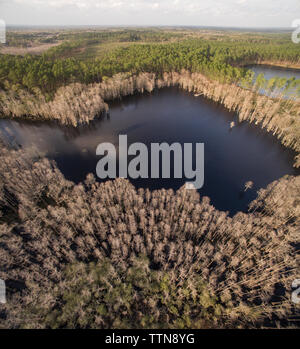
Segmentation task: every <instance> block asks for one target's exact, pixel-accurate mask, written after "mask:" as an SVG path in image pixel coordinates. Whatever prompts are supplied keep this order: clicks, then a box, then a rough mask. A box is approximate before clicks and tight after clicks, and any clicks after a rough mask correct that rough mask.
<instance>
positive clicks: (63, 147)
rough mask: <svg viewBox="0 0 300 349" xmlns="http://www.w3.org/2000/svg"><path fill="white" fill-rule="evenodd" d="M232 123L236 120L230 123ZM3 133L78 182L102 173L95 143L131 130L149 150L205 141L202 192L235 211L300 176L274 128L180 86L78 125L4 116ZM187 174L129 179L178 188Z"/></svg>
mask: <svg viewBox="0 0 300 349" xmlns="http://www.w3.org/2000/svg"><path fill="white" fill-rule="evenodd" d="M232 121H235V126H234V127H233V128H230V123H231V122H232ZM0 131H1V134H2V137H5V138H6V139H10V140H14V141H15V142H16V143H18V144H20V145H22V146H23V147H27V146H31V145H32V144H33V145H35V146H36V147H37V148H38V150H39V151H40V152H41V153H43V154H45V155H46V156H47V157H49V158H50V159H54V160H55V161H56V162H57V165H58V167H59V169H60V170H61V171H62V173H63V174H64V175H65V177H66V178H67V179H69V180H72V181H74V182H76V183H78V182H80V181H82V180H84V179H85V177H86V175H87V174H88V173H94V174H95V175H96V164H97V162H98V160H99V159H100V158H99V157H98V156H96V148H97V145H98V144H99V143H102V142H110V143H112V144H114V145H115V146H116V148H118V136H119V135H120V134H127V136H128V145H130V144H132V143H135V142H142V143H144V144H146V145H147V147H148V149H149V152H150V145H151V143H161V142H167V143H169V144H171V143H174V142H179V143H181V144H183V143H193V144H195V143H204V145H205V169H204V170H205V179H204V186H203V188H202V189H200V190H199V192H200V195H202V196H203V195H205V196H209V197H210V198H211V202H212V204H213V205H214V206H215V207H216V208H218V209H220V210H224V211H229V212H230V214H231V215H232V214H234V213H236V212H237V211H244V212H246V211H247V207H248V204H249V203H250V202H251V201H252V200H253V199H254V198H255V197H256V192H257V190H259V189H260V188H262V187H266V186H267V185H268V184H269V183H270V182H272V181H274V180H276V179H278V178H280V177H282V176H283V175H286V174H291V175H298V174H300V171H299V170H296V169H294V168H293V166H292V164H293V157H294V156H295V153H294V152H293V151H291V150H289V149H287V148H285V147H283V146H282V145H281V144H280V142H279V141H278V140H276V139H275V138H274V137H272V136H271V135H270V134H268V133H266V132H265V131H264V130H261V129H260V128H259V127H258V126H255V125H253V124H248V123H247V122H243V123H238V122H237V116H236V115H235V114H234V113H232V112H229V111H228V110H226V109H225V108H224V107H223V106H222V105H219V104H217V103H215V102H213V101H210V100H208V99H206V98H204V97H201V96H200V97H194V96H193V95H192V94H190V93H188V92H186V91H182V90H179V89H177V88H165V89H162V90H160V91H154V92H153V93H152V94H145V95H136V96H129V97H125V98H123V99H122V100H119V101H114V102H113V103H110V113H109V115H107V116H103V117H102V118H101V119H97V120H94V121H92V122H91V123H90V124H89V125H85V126H79V127H78V128H72V127H61V126H58V125H57V124H53V123H47V122H27V121H26V122H25V121H18V122H17V121H12V120H1V121H0ZM194 154H195V153H194ZM149 157H150V156H149ZM129 161H130V158H129ZM149 173H150V169H149ZM171 173H172V171H171ZM187 180H188V179H186V178H183V179H176V178H170V179H136V180H131V181H132V183H133V184H134V185H135V186H136V187H137V188H139V187H144V188H149V189H151V190H154V189H160V188H167V189H168V188H172V189H174V190H177V189H178V188H180V187H181V186H182V185H184V183H185V182H186V181H187ZM249 180H251V181H253V183H254V185H253V188H252V189H248V190H247V191H245V192H244V184H245V182H247V181H249Z"/></svg>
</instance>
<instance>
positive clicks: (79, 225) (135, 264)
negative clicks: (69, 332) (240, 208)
mask: <svg viewBox="0 0 300 349" xmlns="http://www.w3.org/2000/svg"><path fill="white" fill-rule="evenodd" d="M0 176H1V182H0V183H1V184H0V234H1V244H0V263H1V270H0V278H2V279H4V280H6V282H7V287H8V302H7V303H6V304H5V305H0V309H1V317H0V327H2V328H7V327H11V328H245V327H246V328H252V327H264V326H265V327H278V326H283V327H284V326H289V327H291V326H294V325H293V321H294V320H295V321H296V320H297V316H298V315H299V314H298V315H297V308H296V307H297V306H296V305H294V304H293V303H291V302H290V292H291V284H292V281H293V280H294V279H295V278H296V276H297V271H298V263H297V258H296V253H297V247H296V246H297V241H298V227H299V223H300V222H299V217H300V214H299V213H300V212H299V208H300V206H299V196H300V183H299V179H300V177H288V176H287V177H284V178H282V179H280V180H279V181H276V182H273V183H271V184H270V185H269V186H268V187H267V188H266V189H263V190H261V191H260V192H259V195H258V197H257V199H256V200H255V201H254V202H252V204H251V211H250V213H248V214H244V213H238V214H236V215H235V216H234V217H233V218H230V217H228V216H227V214H226V213H225V212H220V211H217V210H216V209H215V208H214V207H213V206H212V205H211V204H210V201H209V198H207V197H202V198H200V197H199V194H198V193H197V192H196V191H193V190H185V189H184V188H182V189H180V190H179V191H177V192H176V193H174V192H173V191H172V190H164V189H163V190H159V191H153V192H151V191H149V190H148V189H146V190H144V189H139V190H138V191H137V190H136V189H135V188H134V187H133V186H132V185H131V184H129V182H128V181H127V180H125V179H118V180H115V181H108V182H106V183H102V184H99V183H97V182H96V180H95V178H94V177H93V175H88V176H87V178H86V180H85V182H84V183H81V184H79V185H75V184H74V183H72V182H68V181H66V180H65V179H64V177H63V176H62V174H61V173H60V172H59V170H58V169H57V168H56V166H55V164H54V163H50V162H49V161H48V160H46V159H45V158H44V159H41V158H39V157H38V156H37V153H35V152H25V151H24V150H17V149H16V150H12V149H10V150H9V149H7V148H5V147H3V146H2V148H1V152H0ZM295 324H296V322H295Z"/></svg>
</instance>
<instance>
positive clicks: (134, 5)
mask: <svg viewBox="0 0 300 349" xmlns="http://www.w3.org/2000/svg"><path fill="white" fill-rule="evenodd" d="M8 3H9V5H7V4H8ZM2 4H4V5H2ZM1 6H2V8H1V10H2V9H3V8H4V7H5V6H6V8H7V9H8V8H10V10H6V11H7V12H9V13H10V17H11V18H13V16H17V17H20V18H21V17H22V16H21V13H22V11H27V13H30V11H32V13H34V14H35V16H36V17H35V18H37V19H36V21H37V20H38V14H39V13H41V14H42V13H43V14H44V15H43V16H45V17H47V15H48V14H49V17H48V18H47V19H46V20H47V21H48V22H50V19H51V18H52V21H55V20H56V19H55V18H53V16H54V14H56V15H57V16H59V18H61V16H62V14H64V16H66V15H67V16H69V17H71V16H72V18H75V17H76V15H77V18H83V17H85V18H90V20H91V21H94V22H95V18H101V19H102V20H104V21H105V22H109V20H110V19H111V22H112V23H120V21H122V22H123V23H125V22H126V23H132V24H137V23H141V24H142V23H144V24H150V23H151V22H153V23H158V22H159V23H161V24H164V23H166V24H170V23H172V24H176V23H177V24H183V23H186V24H198V25H201V24H205V25H208V23H211V25H217V26H219V25H224V24H225V25H232V26H235V25H247V26H249V25H252V26H255V25H267V24H268V23H271V22H270V21H268V20H267V18H270V17H272V25H273V26H283V25H285V26H287V25H288V22H289V21H291V20H292V19H294V16H295V15H296V14H297V13H300V1H299V0H284V1H283V0H226V1H225V0H9V1H8V0H0V7H1ZM18 12H19V14H18ZM1 13H4V12H3V11H1ZM51 15H52V17H51V18H50V16H51ZM1 16H4V15H1ZM32 16H33V15H32ZM96 16H98V17H96ZM57 18H58V17H57ZM41 19H42V18H41ZM10 20H11V21H13V22H15V20H14V19H10ZM28 20H29V19H28ZM99 20H100V19H99ZM74 21H75V19H74ZM86 21H88V19H87V20H86ZM124 21H125V22H124ZM276 22H277V24H276ZM68 23H69V22H68Z"/></svg>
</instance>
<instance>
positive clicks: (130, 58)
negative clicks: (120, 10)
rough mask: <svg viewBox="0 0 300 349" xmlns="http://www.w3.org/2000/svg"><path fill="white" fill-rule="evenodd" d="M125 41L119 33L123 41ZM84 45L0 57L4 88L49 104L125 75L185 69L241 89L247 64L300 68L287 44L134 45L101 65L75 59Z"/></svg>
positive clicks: (249, 75) (112, 53) (135, 37)
mask: <svg viewBox="0 0 300 349" xmlns="http://www.w3.org/2000/svg"><path fill="white" fill-rule="evenodd" d="M82 35H83V34H82ZM99 35H100V34H97V33H86V34H85V35H84V36H86V37H87V38H89V39H87V38H86V40H94V39H95V40H100V39H99V38H98V36H99ZM105 35H107V37H108V38H111V36H114V34H113V33H101V36H105ZM122 35H125V37H124V40H130V41H133V42H134V41H139V35H142V34H139V33H138V32H137V33H125V34H122ZM122 35H121V36H120V34H119V33H116V37H119V40H121V38H122ZM153 35H154V34H153ZM155 35H157V34H155ZM163 35H166V34H163ZM94 36H95V37H96V38H94ZM127 36H129V37H127ZM93 38H94V39H93ZM83 43H85V44H87V43H86V41H84V40H77V41H67V42H64V43H63V44H61V45H59V46H57V47H53V48H51V49H50V50H48V51H47V52H46V53H44V54H43V55H42V56H32V55H26V56H25V57H21V56H12V55H0V87H1V88H2V89H5V90H9V89H13V90H19V89H27V90H29V91H32V90H33V89H35V88H39V89H40V90H41V91H42V93H43V94H44V95H45V96H46V97H47V98H48V99H50V98H52V97H53V95H54V92H55V91H56V90H57V89H58V88H59V87H61V86H65V85H68V84H70V83H74V82H80V83H85V84H88V83H94V82H101V81H103V80H104V79H106V78H107V77H111V76H113V75H115V74H117V73H120V72H132V73H135V74H138V73H141V72H153V73H156V74H160V75H162V74H163V73H164V72H170V71H177V72H179V71H181V70H182V69H187V70H189V71H190V72H201V73H202V74H204V75H205V76H207V77H208V78H211V79H216V80H218V81H220V82H227V83H238V82H240V81H241V80H242V79H243V80H246V81H247V83H248V84H252V83H253V82H254V81H253V72H251V71H249V70H247V69H246V68H243V67H240V66H241V65H243V64H245V62H248V63H249V62H252V63H253V62H257V61H261V60H263V61H268V60H275V61H282V62H285V61H287V62H290V63H297V62H298V63H299V55H298V50H297V49H296V48H295V47H294V46H295V45H287V44H286V45H283V46H282V45H281V46H280V45H268V46H266V45H263V44H253V43H251V44H250V43H245V42H238V43H234V42H223V41H220V42H218V41H217V42H215V41H207V40H196V39H190V40H184V41H178V42H174V43H172V42H167V43H165V44H161V43H149V44H133V45H130V46H129V47H121V48H117V49H115V50H112V51H109V52H108V53H107V54H105V55H104V57H102V58H101V59H97V58H95V59H94V60H84V59H77V58H75V57H72V51H73V50H77V49H79V48H80V47H82V45H83ZM285 46H286V47H285ZM292 84H294V85H296V87H297V88H299V86H300V82H299V80H296V81H293V82H292Z"/></svg>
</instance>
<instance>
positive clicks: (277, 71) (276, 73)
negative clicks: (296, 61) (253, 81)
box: [246, 64, 300, 97]
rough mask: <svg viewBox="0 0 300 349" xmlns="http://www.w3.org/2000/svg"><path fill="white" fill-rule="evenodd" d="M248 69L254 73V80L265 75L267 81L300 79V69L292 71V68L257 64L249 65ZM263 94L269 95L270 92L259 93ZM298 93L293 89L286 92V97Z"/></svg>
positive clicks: (261, 91)
mask: <svg viewBox="0 0 300 349" xmlns="http://www.w3.org/2000/svg"><path fill="white" fill-rule="evenodd" d="M246 68H248V69H251V70H253V71H254V73H255V75H254V78H256V77H257V75H259V74H264V76H265V79H266V80H270V79H272V78H274V77H279V78H287V79H290V78H293V77H294V78H295V79H296V80H297V79H300V69H291V68H283V67H276V66H271V65H263V64H255V65H249V66H247V67H246ZM259 92H260V93H261V94H266V95H269V94H270V93H269V92H266V91H264V90H263V89H261V90H260V91H259ZM295 92H296V89H291V90H290V91H288V92H286V93H285V95H286V97H291V96H292V95H293V93H295ZM273 96H276V93H275V94H274V93H273Z"/></svg>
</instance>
